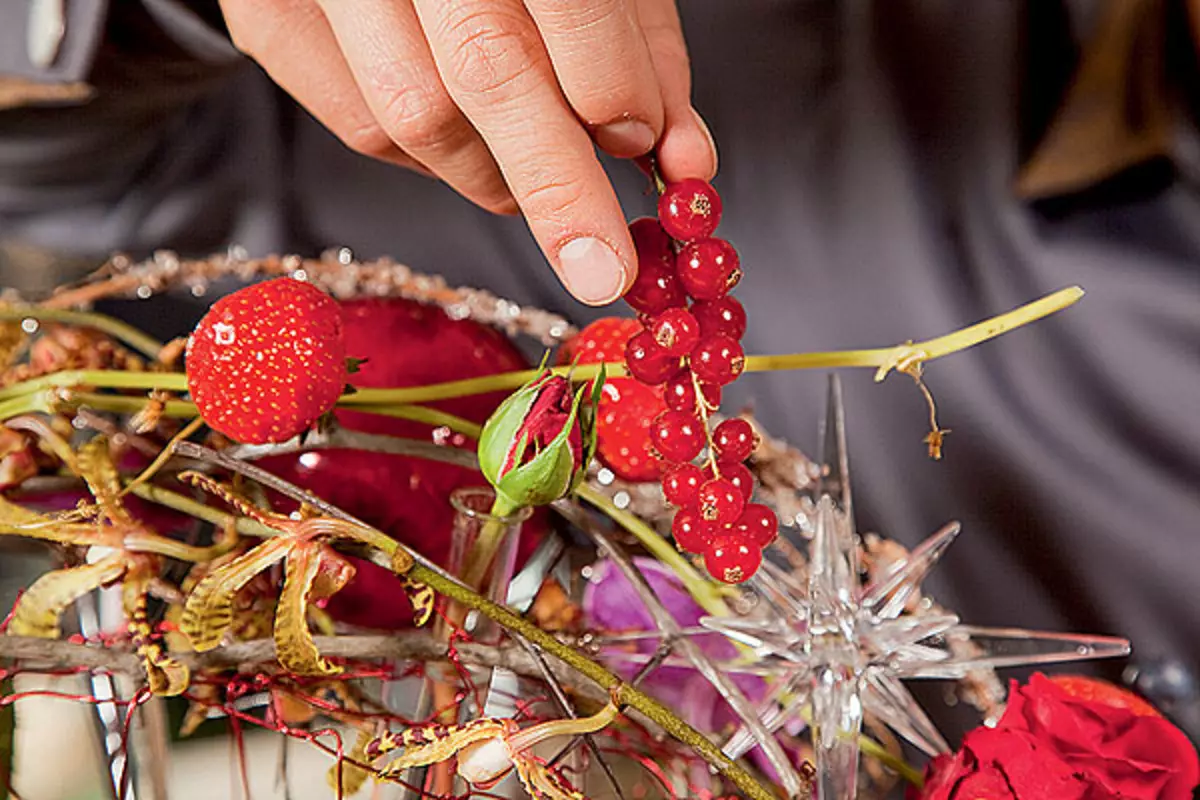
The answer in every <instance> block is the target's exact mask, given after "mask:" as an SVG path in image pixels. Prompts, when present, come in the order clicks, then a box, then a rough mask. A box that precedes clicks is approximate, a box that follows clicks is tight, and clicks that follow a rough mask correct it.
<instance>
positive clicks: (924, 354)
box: [0, 286, 1083, 413]
mask: <svg viewBox="0 0 1200 800" xmlns="http://www.w3.org/2000/svg"><path fill="white" fill-rule="evenodd" d="M1081 297H1083V290H1082V289H1080V288H1079V287H1077V286H1072V287H1070V288H1067V289H1062V290H1060V291H1057V292H1054V293H1053V294H1050V295H1047V296H1046V297H1043V298H1041V299H1040V300H1036V301H1034V302H1032V303H1029V304H1027V305H1024V306H1021V307H1019V308H1016V309H1014V310H1012V311H1009V312H1006V313H1004V314H1000V315H998V316H995V317H992V318H990V319H987V320H984V321H983V322H979V323H976V324H975V325H971V326H969V327H966V328H963V329H962V330H960V331H956V332H954V333H950V334H947V335H945V336H939V337H937V338H934V339H927V340H925V341H923V342H915V343H912V344H904V345H899V346H895V347H879V348H874V349H868V350H841V351H831V352H823V353H793V354H790V355H777V356H748V357H747V358H746V371H747V372H770V371H775V370H794V369H836V368H841V367H875V368H876V369H882V370H885V371H886V370H887V369H891V368H892V367H894V366H896V364H897V361H898V360H901V359H903V358H905V357H908V358H911V359H915V360H917V361H922V362H923V361H932V360H933V359H936V358H941V357H943V356H947V355H950V354H952V353H957V352H959V351H960V350H965V349H966V348H968V347H974V346H975V345H977V344H980V343H981V342H985V341H987V340H988V339H992V338H995V337H996V336H999V335H1000V334H1002V333H1006V332H1008V331H1011V330H1013V329H1015V328H1018V327H1021V326H1022V325H1027V324H1029V323H1030V322H1034V321H1036V320H1039V319H1042V318H1043V317H1046V316H1049V315H1050V314H1053V313H1055V312H1057V311H1061V310H1062V309H1064V308H1067V307H1068V306H1070V305H1072V304H1074V303H1075V302H1076V301H1078V300H1079V299H1080V298H1081ZM25 316H28V315H25ZM601 367H603V368H604V369H605V370H606V371H607V373H608V374H609V376H611V377H616V376H620V375H624V374H626V370H625V365H624V364H621V363H611V364H603V365H602V364H584V365H580V366H576V367H555V368H554V370H553V371H554V372H555V373H557V374H559V375H570V376H571V378H572V379H573V380H576V381H586V380H591V379H592V378H595V377H596V375H597V374H598V373H599V372H600V369H601ZM537 374H538V371H537V370H520V371H517V372H504V373H500V374H498V375H486V376H483V377H479V378H468V379H466V380H459V381H448V382H445V383H435V384H429V385H428V386H412V387H405V388H399V389H359V390H358V391H357V392H355V393H354V394H350V395H345V396H343V397H342V398H341V399H340V400H339V401H338V405H339V406H345V407H355V408H358V407H360V406H392V407H393V409H392V410H394V406H397V405H409V404H416V403H428V402H431V401H434V400H445V399H449V398H453V397H465V396H469V395H476V394H485V393H487V392H500V391H509V390H512V389H516V388H518V387H520V386H523V385H524V384H526V383H528V382H529V381H530V380H531V379H532V378H534V377H536V376H537ZM70 386H96V387H101V388H110V389H165V390H168V391H173V392H183V391H186V390H187V376H186V375H184V374H183V373H181V372H122V371H119V370H69V371H64V372H58V373H55V374H53V375H44V376H42V377H40V378H33V379H31V380H28V381H24V382H22V383H18V384H15V385H13V386H9V387H7V388H5V389H0V401H3V400H8V399H10V398H13V397H17V396H21V395H25V394H28V393H30V392H33V391H37V390H39V389H57V388H62V387H70ZM379 413H388V411H383V410H381V411H380V412H379Z"/></svg>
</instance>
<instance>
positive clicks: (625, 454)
mask: <svg viewBox="0 0 1200 800" xmlns="http://www.w3.org/2000/svg"><path fill="white" fill-rule="evenodd" d="M641 332H642V325H641V323H639V322H638V321H637V320H634V319H622V318H619V317H605V318H603V319H598V320H596V321H595V322H593V323H592V324H591V325H588V326H587V327H586V328H584V329H583V330H582V331H580V332H579V334H578V335H577V336H575V338H573V339H571V341H569V342H567V343H566V345H564V347H563V355H562V359H561V360H562V361H563V363H571V362H573V361H575V360H576V359H578V363H580V364H599V363H603V362H611V361H624V360H625V343H626V342H628V341H629V340H630V339H632V338H633V337H634V336H636V335H637V334H639V333H641ZM666 408H667V406H666V403H665V402H664V401H663V396H662V389H661V388H659V387H656V386H647V385H645V384H644V383H641V382H640V381H638V380H636V379H635V378H628V377H621V378H609V379H608V381H607V382H606V383H605V384H604V389H603V393H602V395H601V397H600V408H599V413H598V414H597V415H596V457H597V458H598V459H600V463H601V464H603V465H604V466H606V467H608V468H609V469H611V470H612V471H613V472H614V473H615V474H616V475H617V477H619V478H621V479H623V480H627V481H652V480H658V478H659V477H660V476H661V475H662V466H661V464H660V462H659V460H658V457H657V456H655V455H654V453H653V452H652V451H651V449H650V423H651V421H652V420H653V419H654V418H655V417H656V416H658V414H659V413H660V412H662V411H665V410H666Z"/></svg>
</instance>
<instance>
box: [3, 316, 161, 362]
mask: <svg viewBox="0 0 1200 800" xmlns="http://www.w3.org/2000/svg"><path fill="white" fill-rule="evenodd" d="M25 319H36V320H37V321H39V322H61V323H64V324H67V325H78V326H79V327H81V328H94V329H96V330H98V331H100V332H101V333H107V334H108V335H109V336H111V337H112V338H114V339H116V340H117V341H120V342H124V343H125V344H127V345H129V346H130V347H132V348H133V349H134V350H137V351H138V352H140V353H141V354H142V355H145V356H147V357H149V358H151V359H152V360H155V361H157V360H158V354H159V352H160V351H162V348H163V344H162V342H160V341H158V340H157V339H155V338H154V337H153V336H150V335H149V334H146V333H143V332H142V331H140V330H138V329H137V328H135V327H133V326H132V325H130V324H129V323H127V322H122V321H121V320H119V319H117V318H116V317H110V316H108V315H107V314H98V313H95V312H93V311H69V310H67V309H64V308H46V307H44V306H6V307H0V321H8V320H25Z"/></svg>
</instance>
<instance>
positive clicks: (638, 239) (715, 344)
mask: <svg viewBox="0 0 1200 800" xmlns="http://www.w3.org/2000/svg"><path fill="white" fill-rule="evenodd" d="M720 220H721V198H720V197H719V196H718V195H717V192H716V190H715V189H713V187H712V186H710V185H709V184H708V183H707V182H705V181H702V180H696V179H689V180H684V181H679V182H678V183H671V184H668V185H667V186H666V187H665V188H664V190H663V191H662V194H661V195H660V197H659V201H658V219H657V220H655V219H650V218H643V219H639V220H636V221H634V222H633V224H632V225H630V232H631V233H632V235H633V241H634V244H635V245H636V246H637V252H638V277H637V280H636V281H635V282H634V284H633V286H632V287H631V288H630V290H629V291H628V292H627V293H626V295H625V300H626V301H627V302H628V303H629V305H631V306H633V308H634V310H636V311H637V312H638V318H639V319H640V320H641V322H642V326H643V329H642V331H641V332H640V333H638V334H637V335H636V336H634V337H633V338H632V339H630V340H629V343H628V344H627V345H626V348H625V362H626V364H627V365H628V367H629V372H630V374H631V375H633V377H635V378H637V379H638V380H639V381H641V382H642V383H645V384H648V385H650V386H660V385H661V386H662V387H663V398H664V400H665V402H666V405H667V410H666V411H664V412H662V413H661V414H659V415H658V416H657V417H656V418H655V419H654V422H653V423H652V424H651V426H650V442H651V445H652V447H653V448H654V450H655V451H656V452H657V453H658V455H659V456H660V457H661V458H662V459H663V460H664V461H665V462H667V464H668V467H667V470H666V472H665V474H664V475H663V492H664V493H665V495H666V498H667V501H668V502H669V503H671V504H672V505H674V506H676V507H678V508H679V511H678V512H677V513H676V515H675V519H674V521H673V522H672V525H671V529H672V533H673V535H674V537H675V543H676V544H677V545H678V546H679V548H680V549H681V550H684V551H686V552H689V553H699V554H703V556H704V564H705V566H706V567H707V568H708V571H709V572H710V573H712V575H713V577H715V578H717V579H719V580H722V581H725V582H727V583H740V582H741V581H744V580H746V579H747V578H749V577H750V576H751V575H753V574H754V573H755V571H757V570H758V567H759V565H760V564H761V563H762V550H763V548H764V547H765V546H767V545H768V544H770V542H771V541H772V540H773V539H774V538H775V534H776V533H777V532H778V529H779V522H778V520H777V519H776V517H775V514H774V512H772V511H771V509H769V508H767V507H766V506H764V505H760V504H758V503H751V502H750V498H751V495H752V494H753V493H754V476H753V475H752V474H751V473H750V470H749V469H747V468H746V465H745V464H744V463H743V462H744V461H745V460H746V459H747V458H749V457H750V454H751V453H752V452H753V451H754V447H755V444H756V442H755V434H754V429H753V428H752V427H751V426H750V423H748V422H746V421H745V420H743V419H728V420H725V421H724V422H722V423H721V424H719V425H717V426H716V427H715V428H714V429H711V430H710V429H709V423H708V418H709V415H711V414H712V413H713V412H714V411H716V410H717V409H718V408H719V407H720V405H721V387H723V386H726V385H728V384H730V383H732V382H733V381H734V380H736V379H737V377H738V376H739V375H741V374H742V370H743V368H744V367H745V363H746V357H745V354H744V353H743V352H742V346H741V344H740V340H741V338H742V335H743V334H745V332H746V312H745V309H743V308H742V304H741V303H739V302H738V301H737V300H735V299H734V298H732V297H730V296H729V290H730V289H732V288H733V287H734V286H735V285H737V283H738V281H739V280H740V279H741V277H742V271H741V266H740V264H739V262H738V255H737V251H735V250H734V249H733V246H732V245H730V244H729V242H727V241H725V240H724V239H718V238H716V237H714V236H713V235H712V234H713V232H714V231H716V228H717V224H718V223H719V222H720ZM689 300H690V301H691V305H690V306H689V305H688V303H689ZM706 447H707V455H706V457H705V460H704V461H703V466H700V465H697V464H696V463H694V462H695V460H696V459H697V458H698V457H699V456H700V455H701V453H702V452H704V450H705V448H706Z"/></svg>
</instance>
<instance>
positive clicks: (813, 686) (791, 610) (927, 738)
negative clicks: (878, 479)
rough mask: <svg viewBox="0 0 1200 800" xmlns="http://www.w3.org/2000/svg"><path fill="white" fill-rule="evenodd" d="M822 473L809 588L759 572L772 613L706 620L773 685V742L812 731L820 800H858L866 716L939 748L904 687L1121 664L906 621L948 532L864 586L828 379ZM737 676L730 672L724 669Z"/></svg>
mask: <svg viewBox="0 0 1200 800" xmlns="http://www.w3.org/2000/svg"><path fill="white" fill-rule="evenodd" d="M823 427H824V435H823V458H822V463H823V464H824V465H826V472H825V474H824V475H823V477H822V480H821V483H820V485H819V486H818V489H817V494H816V497H817V502H816V506H815V511H814V513H813V515H812V517H813V519H812V526H811V528H812V539H811V541H810V543H809V548H808V569H807V575H806V576H793V575H792V574H789V573H788V572H786V571H784V570H782V569H780V568H779V567H776V566H774V565H773V564H770V563H765V564H764V565H763V568H762V569H760V571H759V573H758V574H757V575H756V576H755V577H754V578H753V579H752V580H751V582H750V585H751V588H752V589H753V590H754V591H755V592H756V593H757V594H758V596H759V597H760V599H761V601H762V602H765V603H766V604H767V607H768V609H769V612H770V613H768V614H766V615H763V617H761V618H755V619H748V618H728V617H705V618H703V619H702V620H701V625H703V626H704V628H706V629H707V630H709V631H712V632H716V633H720V634H723V635H724V636H726V637H728V638H729V639H732V640H734V641H737V642H739V643H741V644H743V645H745V646H747V647H748V648H749V649H750V650H751V651H752V653H753V659H757V662H758V663H756V664H754V663H752V664H745V663H743V664H741V665H739V666H740V667H741V668H742V669H746V670H747V671H753V672H757V673H758V674H766V675H769V676H771V677H772V683H771V689H770V691H769V693H768V696H767V698H766V699H765V701H764V702H763V704H762V705H761V706H760V708H759V716H760V719H761V720H762V722H763V724H764V725H765V726H766V727H767V729H768V730H771V731H776V730H779V729H780V728H782V727H783V726H785V725H789V724H808V725H809V727H810V728H811V738H812V744H813V750H814V755H815V758H814V760H815V766H816V778H815V781H816V796H817V797H820V798H821V799H822V800H852V799H853V798H854V797H855V794H856V791H857V781H858V762H859V734H860V733H861V730H862V723H863V715H864V714H868V713H869V714H871V715H873V716H875V717H876V718H878V719H879V720H881V721H883V722H884V723H886V724H887V725H888V726H890V727H891V728H892V729H894V730H895V731H896V732H897V733H898V734H900V735H901V736H903V737H904V738H905V739H907V740H908V741H909V742H911V743H912V744H913V745H914V746H916V747H918V748H919V749H921V750H922V751H924V752H925V753H927V754H929V755H935V754H938V753H943V752H947V751H948V750H949V747H948V745H947V743H946V740H945V739H944V738H943V737H942V735H941V734H940V733H939V732H938V729H937V727H936V726H935V725H934V724H933V722H932V721H931V720H930V719H929V717H928V716H927V715H926V714H925V712H924V711H923V710H922V708H921V706H920V705H919V704H918V703H917V702H916V700H915V699H914V698H913V696H912V694H911V693H910V692H909V690H908V689H907V688H906V687H905V686H904V683H903V680H905V679H912V678H947V679H959V678H963V677H966V676H967V675H968V674H969V673H971V672H972V671H974V670H983V669H989V668H997V667H1017V666H1030V665H1038V664H1049V663H1062V662H1068V661H1078V660H1081V659H1089V658H1105V657H1112V656H1122V655H1126V654H1128V653H1129V649H1130V648H1129V642H1128V641H1126V640H1124V639H1117V638H1111V637H1102V636H1079V635H1073V634H1062V633H1043V632H1038V631H1030V630H1023V629H1019V628H986V627H977V626H971V625H964V624H962V623H961V622H960V621H959V618H958V617H957V616H956V615H954V614H950V613H921V612H918V613H913V614H902V612H903V611H904V610H905V607H906V605H907V604H908V602H909V600H910V599H912V598H913V597H914V595H915V594H916V592H917V591H918V590H919V589H920V586H921V582H922V581H923V580H924V579H925V576H926V575H927V574H928V573H929V571H930V570H931V569H932V568H933V566H934V565H935V564H936V563H937V561H938V559H939V558H940V557H941V555H942V554H943V553H944V552H945V551H946V549H947V548H948V547H949V546H950V544H951V543H952V542H953V541H954V539H955V537H956V536H957V535H958V533H959V526H958V524H957V523H951V524H949V525H947V526H946V527H944V528H942V529H941V530H939V531H938V532H937V533H935V534H933V535H932V536H930V537H929V538H928V539H926V540H925V541H924V542H922V543H921V544H920V545H918V546H917V547H916V548H914V549H913V550H912V551H911V552H910V553H909V554H908V555H907V557H906V558H904V559H902V560H900V561H899V562H897V563H895V564H893V565H892V566H891V568H890V569H889V570H887V571H886V572H885V573H884V574H882V575H881V576H879V577H878V578H877V579H876V580H874V581H873V582H870V583H868V584H867V585H865V586H863V585H861V584H860V578H859V576H860V575H861V574H863V564H862V561H861V557H860V548H859V541H858V535H857V533H856V532H855V528H854V516H853V505H852V502H851V491H850V472H849V463H848V460H847V454H846V436H845V423H844V413H843V409H842V402H841V388H840V384H839V383H838V381H837V379H836V377H835V378H832V379H831V382H830V390H829V400H828V409H827V413H826V419H825V423H824V426H823ZM731 666H732V665H731ZM754 745H755V740H754V738H753V736H751V735H750V733H749V731H748V730H747V729H746V728H745V727H744V726H743V727H742V728H740V729H739V730H737V731H736V732H735V733H734V734H733V736H732V737H731V738H730V739H729V740H728V741H727V742H726V744H725V746H724V750H725V753H726V754H727V755H729V756H730V757H732V758H738V757H740V756H742V755H744V754H745V753H746V752H748V751H749V750H750V749H752V748H753V747H754Z"/></svg>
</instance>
